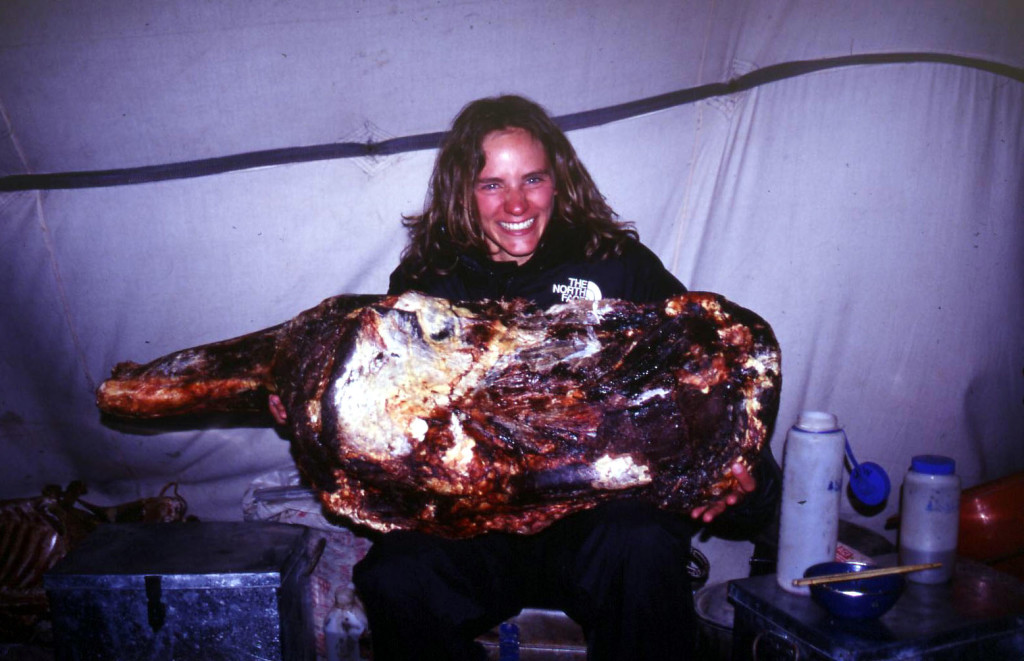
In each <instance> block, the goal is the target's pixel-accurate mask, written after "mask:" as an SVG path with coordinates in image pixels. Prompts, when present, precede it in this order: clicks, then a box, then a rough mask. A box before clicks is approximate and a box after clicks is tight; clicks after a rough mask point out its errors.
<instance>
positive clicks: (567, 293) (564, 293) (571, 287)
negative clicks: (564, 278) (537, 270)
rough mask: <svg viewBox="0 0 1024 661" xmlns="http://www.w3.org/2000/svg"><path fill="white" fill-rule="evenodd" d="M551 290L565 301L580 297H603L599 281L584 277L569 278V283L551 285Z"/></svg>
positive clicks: (597, 298) (592, 299)
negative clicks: (595, 281)
mask: <svg viewBox="0 0 1024 661" xmlns="http://www.w3.org/2000/svg"><path fill="white" fill-rule="evenodd" d="M551 291H552V292H553V293H555V294H559V295H560V296H561V297H562V301H563V302H565V301H575V300H577V299H580V298H582V299H585V300H588V301H597V300H600V299H601V288H600V287H598V286H597V283H594V282H591V281H590V280H583V279H582V278H569V282H568V283H567V284H564V285H551Z"/></svg>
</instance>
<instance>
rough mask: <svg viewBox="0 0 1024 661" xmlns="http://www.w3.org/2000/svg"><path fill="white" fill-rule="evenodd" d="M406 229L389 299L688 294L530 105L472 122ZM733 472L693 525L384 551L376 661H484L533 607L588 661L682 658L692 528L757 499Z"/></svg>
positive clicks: (515, 104) (474, 110)
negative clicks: (552, 619) (490, 640)
mask: <svg viewBox="0 0 1024 661" xmlns="http://www.w3.org/2000/svg"><path fill="white" fill-rule="evenodd" d="M405 225H406V227H407V229H408V231H409V237H410V238H409V244H408V246H407V247H406V249H405V251H404V252H403V255H402V259H401V262H400V264H399V266H398V268H397V269H396V270H395V271H394V273H392V275H391V283H390V288H389V289H390V293H401V292H404V291H407V290H410V289H415V290H418V291H421V292H423V293H426V294H430V295H433V296H440V297H444V298H448V299H451V300H479V299H487V298H489V299H498V298H514V297H518V298H525V299H528V300H531V301H533V302H535V303H537V304H538V305H540V306H542V307H546V306H549V305H552V304H554V303H559V302H562V301H566V300H571V299H574V298H589V299H596V298H602V297H604V298H619V299H626V300H631V301H635V302H649V301H657V300H663V299H665V298H668V297H669V296H672V295H674V294H678V293H681V292H684V291H686V289H685V287H684V286H683V285H682V284H681V283H680V282H679V281H678V280H677V279H676V278H675V277H674V276H673V275H672V274H671V273H669V272H668V271H667V270H666V269H665V268H664V266H663V265H662V264H661V262H660V260H658V258H657V257H656V256H655V255H654V254H653V253H652V252H651V251H650V250H648V249H647V248H646V247H644V246H643V245H642V244H641V243H640V242H639V241H638V239H637V234H636V232H635V231H634V230H633V229H632V227H630V226H629V225H627V224H624V223H620V222H619V221H618V220H617V219H616V216H615V214H614V212H613V211H612V210H611V209H610V208H609V206H608V205H607V204H606V203H605V200H604V198H603V197H602V196H601V194H600V192H599V191H598V190H597V187H596V186H595V185H594V182H593V180H592V179H591V177H590V175H589V174H588V172H587V170H586V168H584V166H583V164H582V163H581V162H580V160H579V158H578V157H577V155H576V152H575V150H574V149H573V148H572V145H571V144H570V143H569V141H568V139H567V138H566V137H565V135H564V133H563V132H562V131H561V130H560V129H559V128H558V126H557V125H556V124H555V123H554V122H553V121H552V120H551V118H550V117H549V116H548V115H547V113H546V112H545V111H544V110H543V109H542V108H541V107H540V106H538V105H537V104H535V103H533V102H532V101H529V100H527V99H524V98H522V97H517V96H502V97H496V98H488V99H481V100H478V101H474V102H472V103H470V104H469V105H468V106H466V107H465V108H463V110H462V111H461V112H460V113H459V115H458V116H457V117H456V119H455V121H454V123H453V125H452V129H451V131H450V133H449V134H448V135H447V137H446V139H445V141H444V143H443V144H442V146H441V149H440V152H439V154H438V157H437V161H436V164H435V167H434V172H433V175H432V177H431V183H430V196H429V198H428V201H427V204H426V208H425V210H424V212H423V213H422V214H421V215H418V216H413V217H410V218H407V219H406V220H405ZM766 454H767V455H768V456H769V457H770V452H768V453H766ZM761 463H762V464H764V463H766V462H761ZM770 463H771V465H772V466H775V465H774V462H770ZM734 470H735V471H736V472H737V476H738V478H739V487H738V489H737V491H736V492H732V493H729V494H727V495H726V496H725V497H723V498H722V499H721V500H720V501H719V502H717V503H714V504H712V505H710V506H708V507H702V508H700V509H698V510H695V511H694V512H692V513H691V517H690V518H687V517H685V516H680V515H678V514H675V513H670V512H665V511H662V510H659V509H657V508H655V507H653V506H650V505H646V504H641V503H637V502H632V501H618V502H613V503H609V504H606V505H602V506H599V507H597V508H594V509H592V510H588V511H584V512H581V513H579V514H575V515H572V516H569V517H567V518H565V519H562V520H560V521H558V522H556V523H554V524H552V525H551V526H550V527H548V528H546V529H545V530H543V531H541V532H540V533H537V534H534V535H513V534H503V533H491V534H485V535H480V536H478V537H475V538H471V539H464V540H448V539H440V538H437V537H433V536H430V535H426V534H423V533H417V532H409V531H396V532H391V533H387V534H385V535H383V536H381V537H380V538H379V539H376V540H375V541H374V545H373V547H372V548H371V550H370V553H369V554H368V555H367V557H366V558H365V559H364V560H363V561H362V562H360V563H359V564H358V565H357V566H356V568H355V571H354V580H355V583H356V586H357V588H358V590H359V594H360V597H361V598H362V600H363V603H364V605H365V606H366V609H367V614H368V617H369V620H370V630H371V632H372V635H373V645H374V658H375V659H378V661H379V660H381V659H384V660H387V659H415V658H419V659H476V658H484V656H483V650H482V649H481V648H480V647H479V646H478V645H476V644H475V643H474V642H473V639H474V638H475V637H476V636H478V635H479V634H481V633H483V632H485V631H487V630H489V629H490V628H492V627H494V626H495V625H496V624H498V623H499V622H501V621H503V620H504V619H507V618H508V617H511V616H513V615H515V614H516V613H518V612H519V610H520V609H522V608H523V607H526V606H532V607H547V608H557V609H561V610H564V611H565V612H566V613H567V614H568V615H569V616H570V617H572V618H573V619H575V620H576V621H577V622H579V624H580V625H581V626H582V627H583V629H584V632H585V633H586V637H587V643H588V649H589V657H588V658H590V659H613V660H616V661H621V660H623V659H658V660H664V659H673V658H687V656H688V652H689V650H690V649H691V648H692V646H693V642H694V638H695V631H696V627H695V619H694V614H693V601H692V592H691V589H690V585H689V577H688V575H687V572H686V566H685V565H686V558H687V555H688V551H689V544H690V537H691V536H692V534H693V532H694V530H695V528H696V522H695V519H702V520H703V521H705V522H710V521H711V520H712V519H714V518H715V517H717V516H718V515H719V514H721V513H722V512H723V511H724V510H725V509H726V507H727V506H730V505H733V504H735V503H736V502H738V501H739V500H740V499H741V498H742V497H743V496H745V495H746V494H748V493H752V492H754V491H755V487H756V486H757V481H755V479H754V477H753V476H751V475H749V474H748V473H747V472H746V471H745V470H743V469H742V467H741V466H736V467H734ZM775 470H776V471H777V470H778V468H777V466H775ZM758 479H759V480H761V478H760V476H759V478H758ZM761 481H763V482H766V483H769V484H770V485H772V488H771V489H767V490H766V489H764V488H762V489H760V490H759V493H758V496H760V497H759V498H751V499H749V500H750V501H752V502H753V503H754V504H757V505H758V507H757V508H756V509H757V513H756V514H752V518H759V517H762V518H767V517H765V516H764V512H765V511H768V510H769V509H770V508H771V507H772V506H773V499H774V498H776V497H777V493H775V491H776V489H775V487H774V485H775V483H776V482H777V480H772V479H769V480H761ZM764 492H767V493H764ZM748 504H749V503H744V506H747V505H748ZM739 509H742V508H735V510H733V511H731V512H730V514H733V513H734V512H735V511H736V510H739Z"/></svg>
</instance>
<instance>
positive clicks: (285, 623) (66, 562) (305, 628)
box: [43, 522, 315, 661]
mask: <svg viewBox="0 0 1024 661" xmlns="http://www.w3.org/2000/svg"><path fill="white" fill-rule="evenodd" d="M307 537H308V535H307V530H306V529H305V528H303V527H301V526H292V525H286V524H278V523H253V522H246V523H241V522H237V523H236V522H203V523H193V522H190V523H156V524H107V525H103V526H101V527H99V528H98V529H97V530H96V531H95V532H93V533H92V534H91V535H89V537H87V538H86V539H85V540H84V541H83V542H82V543H81V544H80V545H79V546H78V547H76V548H75V549H74V550H72V552H71V553H69V554H68V555H67V556H66V557H65V558H64V559H63V560H62V561H61V562H59V563H58V564H57V565H56V566H55V567H54V568H53V569H52V570H50V572H48V573H47V574H46V575H45V576H44V580H43V584H44V587H45V589H46V594H47V597H48V599H49V602H50V610H51V613H52V616H53V636H54V655H55V658H56V659H58V660H63V659H76V660H78V659H83V660H85V659H145V660H147V661H150V660H158V659H181V660H185V659H196V660H197V661H198V660H202V661H211V660H215V659H289V660H291V659H314V658H315V652H314V649H313V645H312V639H313V636H312V627H311V626H310V624H309V618H308V616H307V615H306V612H307V611H308V599H307V594H308V590H307V586H308V575H309V572H310V570H311V566H312V565H313V564H315V562H314V561H313V559H312V558H311V557H310V556H311V553H310V551H309V549H308V548H307V546H308V544H307Z"/></svg>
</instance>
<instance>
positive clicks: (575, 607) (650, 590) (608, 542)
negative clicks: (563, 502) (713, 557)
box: [353, 501, 696, 661]
mask: <svg viewBox="0 0 1024 661" xmlns="http://www.w3.org/2000/svg"><path fill="white" fill-rule="evenodd" d="M692 533H693V527H692V525H691V523H690V521H689V520H688V519H687V518H686V517H685V516H681V515H678V514H672V513H669V512H664V511H661V510H658V509H656V508H654V507H653V506H650V505H646V504H642V503H636V502H630V501H619V502H612V503H607V504H605V505H602V506H599V507H597V508H595V509H592V510H588V511H585V512H581V513H578V514H574V515H572V516H569V517H567V518H565V519H563V520H561V521H558V522H556V523H555V524H553V525H551V526H550V527H548V528H546V529H545V530H543V531H541V532H539V533H537V534H535V535H510V534H502V533H491V534H487V535H481V536H479V537H474V538H472V539H464V540H446V539H441V538H438V537H434V536H431V535H424V534H422V533H415V532H407V531H401V532H392V533H388V534H387V535H384V536H383V537H382V538H381V539H380V540H378V541H376V542H375V543H374V545H373V547H372V548H371V549H370V552H369V554H368V555H367V556H366V558H365V559H364V560H363V561H362V562H360V563H359V564H358V565H356V567H355V571H354V576H353V578H354V581H355V584H356V587H357V589H358V591H359V595H360V597H361V599H362V600H363V604H364V605H365V607H366V611H367V615H368V617H369V621H370V631H371V633H372V635H373V650H374V659H375V661H390V660H399V659H402V660H405V659H482V658H484V654H483V650H482V648H481V647H480V646H479V645H477V644H476V643H474V642H473V639H474V638H476V637H477V636H478V635H480V634H481V633H484V632H485V631H487V630H489V629H491V628H492V627H494V626H495V625H497V624H498V623H500V622H502V621H503V620H505V619H507V618H509V617H512V616H514V615H515V614H517V613H518V612H519V611H520V610H521V609H522V608H524V607H533V608H555V609H559V610H563V611H565V612H566V613H567V614H568V615H569V616H570V617H572V618H573V619H574V620H575V621H576V622H578V623H579V624H580V625H581V627H582V628H583V630H584V632H585V634H586V638H587V645H588V649H589V653H588V658H589V659H590V660H591V661H602V660H609V661H625V660H628V659H651V660H658V661H664V660H668V659H685V658H688V656H689V653H690V651H691V650H692V648H693V644H694V642H695V639H696V617H695V615H694V611H693V595H692V592H691V589H690V581H689V576H688V574H687V572H686V561H687V557H688V552H689V547H690V537H691V535H692Z"/></svg>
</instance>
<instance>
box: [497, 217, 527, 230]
mask: <svg viewBox="0 0 1024 661" xmlns="http://www.w3.org/2000/svg"><path fill="white" fill-rule="evenodd" d="M535 220H536V218H527V219H526V220H524V221H521V222H518V223H500V225H501V228H502V229H504V230H506V231H509V232H518V231H520V230H525V229H528V228H529V227H531V226H533V222H534V221H535Z"/></svg>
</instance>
